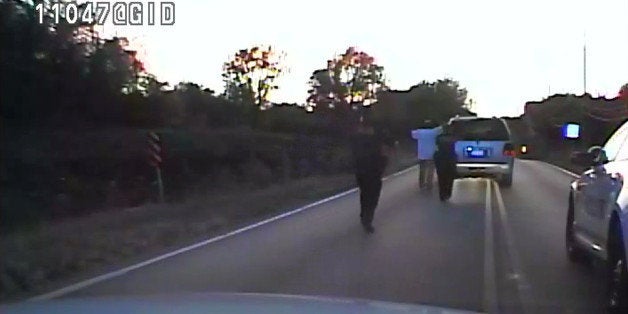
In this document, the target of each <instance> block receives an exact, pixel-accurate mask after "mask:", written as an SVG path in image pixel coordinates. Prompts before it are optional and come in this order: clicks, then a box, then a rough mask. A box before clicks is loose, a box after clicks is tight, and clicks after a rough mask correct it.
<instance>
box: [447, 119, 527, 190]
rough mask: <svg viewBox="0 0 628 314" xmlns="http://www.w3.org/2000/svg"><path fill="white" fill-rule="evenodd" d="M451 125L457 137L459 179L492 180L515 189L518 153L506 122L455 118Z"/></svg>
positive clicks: (450, 122)
mask: <svg viewBox="0 0 628 314" xmlns="http://www.w3.org/2000/svg"><path fill="white" fill-rule="evenodd" d="M448 124H449V126H450V128H451V130H452V132H453V134H454V135H455V136H456V155H458V162H457V164H456V171H457V177H458V178H471V177H488V178H494V179H497V180H498V182H499V183H500V185H502V186H505V187H509V186H511V185H512V174H513V169H514V160H515V149H514V146H513V144H512V141H511V135H510V129H509V128H508V125H507V124H506V122H505V121H504V120H503V119H499V118H478V117H455V118H452V119H451V120H450V121H449V123H448Z"/></svg>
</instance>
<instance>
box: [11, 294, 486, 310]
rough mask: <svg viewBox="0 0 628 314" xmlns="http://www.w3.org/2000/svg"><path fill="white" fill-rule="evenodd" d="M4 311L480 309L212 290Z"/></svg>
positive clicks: (13, 306) (39, 304) (84, 300)
mask: <svg viewBox="0 0 628 314" xmlns="http://www.w3.org/2000/svg"><path fill="white" fill-rule="evenodd" d="M0 313H6V314H8V313H49V314H54V313H59V314H61V313H63V314H73V313H81V314H83V313H89V314H99V313H116V314H120V313H152V314H159V313H181V314H184V313H203V314H205V313H226V314H231V313H234V314H235V313H259V314H264V313H272V314H279V313H303V314H307V313H317V314H326V313H330V314H331V313H334V314H335V313H361V314H370V313H373V314H375V313H377V314H384V313H387V314H388V313H390V314H396V313H430V314H432V313H433V314H437V313H439V314H440V313H443V314H445V313H447V314H449V313H451V314H454V313H456V314H457V313H477V312H469V311H462V310H455V309H446V308H440V307H435V306H423V305H414V304H404V303H392V302H381V301H370V300H363V299H348V298H332V297H315V296H296V295H277V294H256V293H234V294H232V293H209V294H204V293H203V294H201V293H194V294H177V295H151V296H123V297H110V296H106V297H85V298H67V299H56V300H50V301H38V302H35V301H32V302H23V303H15V304H5V305H0Z"/></svg>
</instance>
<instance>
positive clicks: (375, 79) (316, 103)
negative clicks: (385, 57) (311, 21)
mask: <svg viewBox="0 0 628 314" xmlns="http://www.w3.org/2000/svg"><path fill="white" fill-rule="evenodd" d="M383 72H384V68H383V67H382V66H379V65H377V64H376V63H375V59H374V58H373V57H372V56H370V55H369V54H367V53H366V52H363V51H358V50H356V49H355V48H354V47H349V48H348V49H347V50H346V51H345V53H343V54H341V55H340V56H336V57H334V58H332V59H331V60H328V61H327V68H325V69H319V70H315V71H314V72H313V73H312V76H311V77H310V81H309V85H310V90H309V96H308V98H307V105H306V110H308V112H314V111H322V112H328V113H329V114H332V115H333V116H335V117H336V118H337V119H341V120H344V119H346V118H349V116H350V113H351V112H355V111H360V110H361V109H362V108H364V107H369V106H371V105H372V104H374V103H376V102H377V100H378V98H377V96H378V94H379V93H380V92H381V91H382V90H385V89H386V84H385V82H384V74H383ZM336 122H339V121H336ZM344 122H346V121H342V122H341V123H344Z"/></svg>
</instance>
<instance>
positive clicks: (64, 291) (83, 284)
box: [28, 165, 416, 301]
mask: <svg viewBox="0 0 628 314" xmlns="http://www.w3.org/2000/svg"><path fill="white" fill-rule="evenodd" d="M415 167H416V165H415V166H411V167H409V168H406V169H404V170H401V171H398V172H396V173H394V174H392V175H389V176H387V177H385V178H384V181H385V180H388V179H390V178H394V177H397V176H400V175H402V174H404V173H407V172H409V171H411V170H413V169H414V168H415ZM357 190H358V189H357V188H352V189H350V190H347V191H344V192H342V193H338V194H336V195H332V196H330V197H327V198H325V199H322V200H319V201H316V202H314V203H311V204H308V205H305V206H303V207H300V208H297V209H294V210H291V211H289V212H286V213H283V214H280V215H277V216H274V217H271V218H268V219H266V220H263V221H260V222H257V223H254V224H252V225H249V226H246V227H243V228H240V229H238V230H235V231H231V232H229V233H226V234H223V235H220V236H217V237H214V238H211V239H208V240H204V241H201V242H198V243H195V244H192V245H189V246H186V247H184V248H181V249H178V250H175V251H172V252H170V253H166V254H163V255H160V256H157V257H155V258H151V259H149V260H146V261H143V262H140V263H137V264H134V265H131V266H128V267H125V268H122V269H119V270H116V271H113V272H110V273H106V274H103V275H100V276H97V277H94V278H91V279H87V280H84V281H81V282H78V283H75V284H73V285H69V286H67V287H64V288H61V289H57V290H54V291H52V292H48V293H45V294H41V295H38V296H35V297H32V298H30V299H28V301H45V300H50V299H54V298H58V297H60V296H63V295H66V294H68V293H71V292H75V291H78V290H81V289H83V288H86V287H89V286H92V285H95V284H97V283H99V282H103V281H106V280H109V279H112V278H115V277H119V276H122V275H124V274H126V273H128V272H131V271H134V270H136V269H139V268H142V267H146V266H148V265H151V264H154V263H157V262H159V261H162V260H165V259H167V258H170V257H173V256H176V255H179V254H183V253H186V252H189V251H192V250H194V249H198V248H200V247H203V246H206V245H208V244H211V243H214V242H218V241H220V240H224V239H226V238H229V237H232V236H235V235H238V234H240V233H243V232H246V231H249V230H251V229H254V228H257V227H260V226H263V225H266V224H269V223H271V222H274V221H277V220H279V219H282V218H286V217H289V216H292V215H294V214H297V213H300V212H302V211H304V210H306V209H309V208H312V207H316V206H318V205H321V204H324V203H328V202H331V201H333V200H336V199H339V198H341V197H344V196H347V195H349V194H351V193H354V192H356V191H357Z"/></svg>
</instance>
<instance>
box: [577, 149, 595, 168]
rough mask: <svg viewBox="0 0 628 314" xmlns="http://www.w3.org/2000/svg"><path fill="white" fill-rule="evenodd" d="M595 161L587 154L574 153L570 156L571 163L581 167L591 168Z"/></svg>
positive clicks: (592, 155) (591, 155)
mask: <svg viewBox="0 0 628 314" xmlns="http://www.w3.org/2000/svg"><path fill="white" fill-rule="evenodd" d="M594 161H595V155H594V154H592V153H589V152H574V153H572V154H571V163H572V164H574V165H577V166H581V167H591V166H593V163H594Z"/></svg>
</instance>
